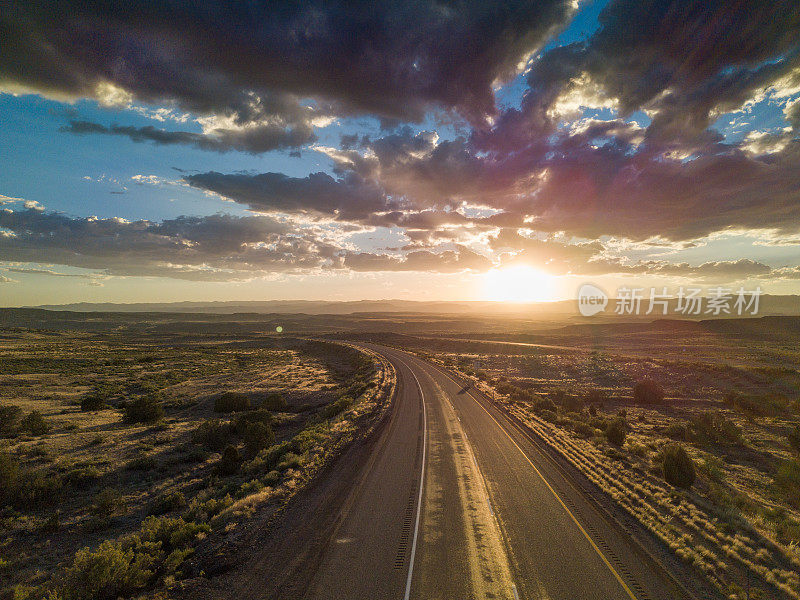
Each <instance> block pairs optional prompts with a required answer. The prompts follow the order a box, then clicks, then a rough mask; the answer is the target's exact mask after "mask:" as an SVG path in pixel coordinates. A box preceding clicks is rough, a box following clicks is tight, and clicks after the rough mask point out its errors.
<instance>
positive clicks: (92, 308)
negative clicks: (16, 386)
mask: <svg viewBox="0 0 800 600" xmlns="http://www.w3.org/2000/svg"><path fill="white" fill-rule="evenodd" d="M26 308H34V309H44V310H57V311H72V312H103V313H123V312H124V313H129V312H145V313H184V314H185V313H204V314H227V315H233V314H238V313H259V314H307V315H322V314H329V315H351V314H359V313H371V314H374V313H394V314H403V313H424V314H430V313H436V314H482V313H501V314H526V313H527V314H530V313H531V312H544V313H559V314H568V313H572V312H576V311H575V303H574V301H572V300H564V301H560V302H539V303H505V302H446V301H437V302H424V301H413V300H354V301H340V302H336V301H333V302H331V301H322V300H267V301H246V302H240V301H233V302H168V303H149V302H148V303H133V304H114V303H91V302H78V303H75V304H46V305H41V306H33V307H26Z"/></svg>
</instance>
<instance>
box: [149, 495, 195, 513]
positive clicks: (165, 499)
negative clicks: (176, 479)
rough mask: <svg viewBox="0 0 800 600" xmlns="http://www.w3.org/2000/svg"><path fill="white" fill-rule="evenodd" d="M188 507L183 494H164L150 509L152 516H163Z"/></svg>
mask: <svg viewBox="0 0 800 600" xmlns="http://www.w3.org/2000/svg"><path fill="white" fill-rule="evenodd" d="M185 507H186V497H185V496H184V495H183V494H182V493H181V492H172V493H170V494H162V495H161V496H159V497H158V498H156V500H155V502H154V503H153V505H152V506H151V507H150V510H149V512H150V514H151V515H163V514H166V513H168V512H173V511H176V510H179V509H181V508H185Z"/></svg>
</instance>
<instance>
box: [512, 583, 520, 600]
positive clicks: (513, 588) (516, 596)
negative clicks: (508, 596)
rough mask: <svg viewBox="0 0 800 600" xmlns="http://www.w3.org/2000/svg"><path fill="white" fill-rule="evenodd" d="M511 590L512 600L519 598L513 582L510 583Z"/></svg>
mask: <svg viewBox="0 0 800 600" xmlns="http://www.w3.org/2000/svg"><path fill="white" fill-rule="evenodd" d="M511 591H512V592H514V600H519V594H518V593H517V586H515V585H514V584H513V583H512V584H511Z"/></svg>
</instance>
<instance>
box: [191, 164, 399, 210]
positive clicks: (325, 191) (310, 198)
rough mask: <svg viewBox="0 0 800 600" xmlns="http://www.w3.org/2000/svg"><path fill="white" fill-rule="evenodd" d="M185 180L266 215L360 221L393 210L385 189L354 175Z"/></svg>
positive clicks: (221, 176)
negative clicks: (281, 213) (308, 214)
mask: <svg viewBox="0 0 800 600" xmlns="http://www.w3.org/2000/svg"><path fill="white" fill-rule="evenodd" d="M184 181H186V182H187V183H189V184H190V185H192V186H194V187H196V188H199V189H202V190H205V191H209V192H214V193H216V194H219V195H220V196H224V197H225V198H228V199H230V200H233V201H235V202H238V203H240V204H245V205H247V206H249V207H250V208H251V209H252V210H256V211H264V212H285V213H297V212H300V213H312V214H317V215H321V216H327V217H335V218H338V219H341V220H344V221H358V220H363V219H366V218H368V217H369V216H370V215H372V214H373V213H375V212H379V211H384V210H388V209H390V208H392V204H391V203H390V201H389V199H388V198H387V197H386V194H385V193H384V192H383V190H382V188H381V187H380V186H378V185H376V184H374V183H372V182H369V181H366V180H364V179H363V178H361V177H360V176H358V175H356V174H354V173H347V174H345V175H344V176H342V177H341V178H339V179H334V178H333V177H331V176H330V175H328V174H326V173H312V174H311V175H309V176H307V177H289V176H288V175H284V174H282V173H261V174H259V175H247V174H229V175H226V174H222V173H216V172H213V171H212V172H210V173H199V174H196V175H187V176H186V177H184Z"/></svg>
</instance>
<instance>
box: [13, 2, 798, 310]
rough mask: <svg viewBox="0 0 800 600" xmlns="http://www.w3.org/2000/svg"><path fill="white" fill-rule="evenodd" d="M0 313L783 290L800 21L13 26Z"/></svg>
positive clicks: (637, 7) (426, 8)
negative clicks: (75, 307)
mask: <svg viewBox="0 0 800 600" xmlns="http://www.w3.org/2000/svg"><path fill="white" fill-rule="evenodd" d="M0 31H1V32H2V39H3V40H4V41H3V43H2V44H0V166H1V167H2V168H0V305H2V306H19V305H36V304H56V303H68V302H77V301H88V302H147V301H152V302H168V301H181V300H194V301H201V300H217V301H218V300H271V299H310V300H314V299H319V300H357V299H381V298H399V299H409V300H499V301H503V300H514V301H542V300H557V299H565V298H572V297H575V294H576V291H577V289H578V288H579V286H580V285H582V284H583V283H587V282H591V283H594V284H596V285H599V286H601V287H602V288H604V289H607V290H612V292H613V290H614V289H617V288H619V287H621V286H628V287H641V288H645V289H646V288H649V287H652V286H657V287H658V288H659V289H660V288H662V287H668V288H669V289H670V290H672V289H676V288H678V287H679V286H701V287H703V288H711V287H713V286H727V287H730V288H732V289H737V288H746V289H748V290H753V289H756V288H760V289H761V290H762V291H764V292H765V293H774V294H798V293H800V138H799V136H800V4H798V3H797V2H796V0H787V1H770V2H747V1H736V2H730V1H719V2H713V1H703V2H692V1H687V0H682V1H677V2H666V1H664V2H654V1H650V2H648V1H642V0H616V1H615V0H610V1H609V0H606V1H584V2H575V1H568V2H563V1H554V0H537V1H530V2H524V1H505V2H496V3H495V2H486V1H453V2H436V3H431V2H406V1H402V0H392V1H386V2H383V1H376V2H363V3H361V2H302V3H296V2H287V3H282V2H269V3H266V2H263V3H260V2H228V3H224V6H223V3H210V2H204V1H198V2H193V3H184V2H161V3H158V2H140V3H115V4H112V5H108V6H107V5H104V4H103V3H85V2H78V1H76V2H69V1H65V2H60V3H53V2H38V1H30V2H25V3H14V5H12V6H11V7H9V8H8V10H6V9H4V11H3V13H2V14H0Z"/></svg>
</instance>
